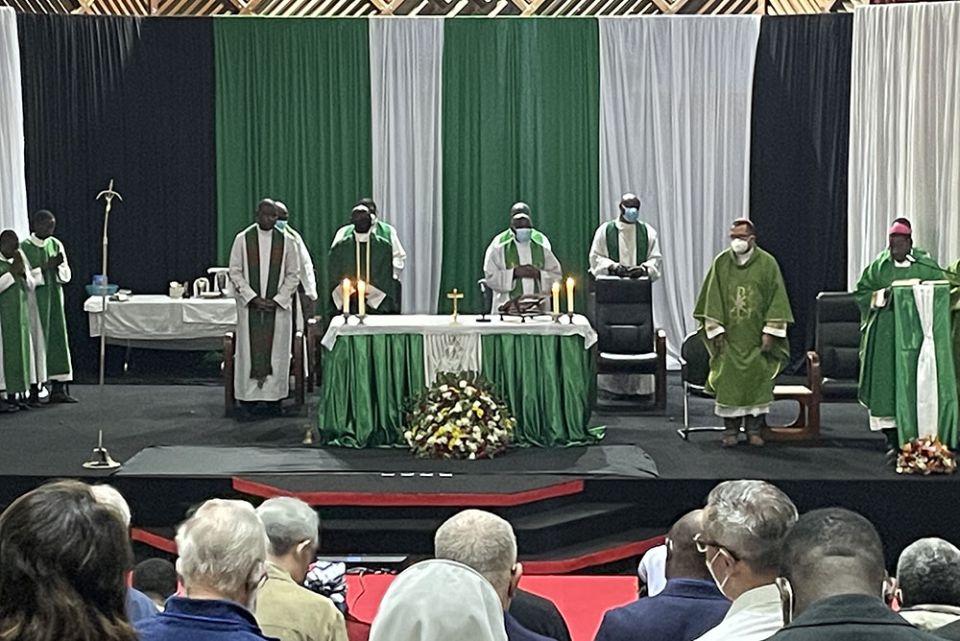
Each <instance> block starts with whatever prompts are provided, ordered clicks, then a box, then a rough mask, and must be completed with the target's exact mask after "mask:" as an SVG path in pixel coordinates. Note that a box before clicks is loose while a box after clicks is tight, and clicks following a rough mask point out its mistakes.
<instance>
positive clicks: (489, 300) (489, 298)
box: [477, 278, 493, 323]
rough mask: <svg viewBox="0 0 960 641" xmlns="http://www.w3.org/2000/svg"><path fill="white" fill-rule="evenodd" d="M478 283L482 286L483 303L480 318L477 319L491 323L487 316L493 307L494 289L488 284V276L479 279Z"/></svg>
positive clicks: (480, 321) (479, 321)
mask: <svg viewBox="0 0 960 641" xmlns="http://www.w3.org/2000/svg"><path fill="white" fill-rule="evenodd" d="M477 285H478V286H479V287H480V296H481V305H483V307H482V308H481V309H480V318H478V319H477V322H478V323H489V322H490V319H489V318H487V311H488V310H489V309H490V308H492V307H493V290H492V289H491V288H490V286H489V285H487V279H486V278H481V279H480V280H478V281H477Z"/></svg>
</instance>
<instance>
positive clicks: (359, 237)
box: [353, 231, 370, 243]
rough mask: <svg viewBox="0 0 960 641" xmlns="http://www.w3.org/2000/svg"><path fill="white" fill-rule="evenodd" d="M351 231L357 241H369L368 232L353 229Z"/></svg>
mask: <svg viewBox="0 0 960 641" xmlns="http://www.w3.org/2000/svg"><path fill="white" fill-rule="evenodd" d="M353 233H354V235H355V236H356V237H357V242H361V243H366V242H369V241H370V232H362V233H361V232H358V231H355V232H353Z"/></svg>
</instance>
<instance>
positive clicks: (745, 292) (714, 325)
mask: <svg viewBox="0 0 960 641" xmlns="http://www.w3.org/2000/svg"><path fill="white" fill-rule="evenodd" d="M693 317H694V318H695V319H696V320H697V322H698V323H699V326H700V331H701V332H702V333H703V336H704V338H705V341H706V345H707V350H708V351H709V353H710V374H709V376H708V378H707V384H706V390H707V391H708V392H710V393H712V394H714V395H715V398H716V405H715V408H714V412H715V413H716V415H717V416H719V417H721V418H723V425H724V432H723V438H722V440H721V445H722V446H723V447H733V446H735V445H736V444H737V442H738V439H739V433H740V426H741V424H743V425H744V428H745V431H746V432H747V439H748V441H749V443H750V445H754V446H761V445H763V437H762V435H761V431H762V429H763V423H764V416H765V415H766V414H768V413H769V412H770V404H771V403H772V402H773V387H774V379H775V378H776V377H777V375H778V374H779V373H780V371H781V370H782V369H783V366H784V365H785V364H786V363H787V360H788V359H789V357H790V347H789V345H788V344H787V326H788V325H789V324H790V323H792V322H793V312H791V311H790V300H789V299H788V297H787V289H786V287H785V286H784V284H783V276H782V275H781V274H780V266H779V265H778V264H777V260H776V259H775V258H774V257H773V256H772V255H771V254H769V253H767V252H765V251H764V250H763V249H761V248H760V247H758V246H757V240H756V233H755V230H754V227H753V223H752V222H750V221H749V220H747V219H745V218H738V219H737V220H735V221H734V222H733V226H732V227H731V228H730V248H729V249H727V250H724V251H723V252H721V253H720V255H719V256H717V257H716V258H715V259H714V261H713V266H712V267H711V268H710V271H709V272H708V273H707V278H706V280H704V283H703V287H702V288H701V289H700V296H699V297H698V299H697V304H696V307H695V308H694V311H693Z"/></svg>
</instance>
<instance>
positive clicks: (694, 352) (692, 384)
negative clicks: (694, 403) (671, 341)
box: [677, 331, 724, 441]
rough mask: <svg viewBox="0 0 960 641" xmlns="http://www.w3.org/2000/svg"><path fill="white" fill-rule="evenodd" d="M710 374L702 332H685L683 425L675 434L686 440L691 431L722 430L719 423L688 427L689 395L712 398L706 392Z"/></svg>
mask: <svg viewBox="0 0 960 641" xmlns="http://www.w3.org/2000/svg"><path fill="white" fill-rule="evenodd" d="M709 375H710V353H709V352H708V351H707V346H706V345H705V344H704V342H703V333H702V332H700V331H696V332H693V333H690V334H687V337H686V338H684V339H683V345H681V346H680V379H681V380H682V381H683V427H682V428H680V429H678V430H677V435H678V436H679V437H680V438H682V439H683V440H685V441H686V440H687V438H688V437H689V436H690V434H691V433H696V432H722V431H723V430H724V428H723V427H722V426H719V425H708V426H698V427H690V397H691V396H696V397H698V398H709V399H712V398H713V395H712V394H709V393H707V391H706V389H705V388H706V384H707V377H708V376H709Z"/></svg>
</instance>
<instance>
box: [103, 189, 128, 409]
mask: <svg viewBox="0 0 960 641" xmlns="http://www.w3.org/2000/svg"><path fill="white" fill-rule="evenodd" d="M114 196H116V197H117V198H118V199H119V200H123V198H122V197H121V196H120V194H118V193H117V192H115V191H114V190H113V178H111V179H110V184H109V185H108V186H107V188H106V189H104V190H103V191H101V192H100V193H99V194H97V200H100V199H101V198H106V199H107V202H106V204H105V205H104V208H103V261H102V266H103V271H101V275H102V276H103V288H102V289H101V290H100V314H101V315H100V395H101V399H102V397H103V370H104V362H105V361H106V357H107V286H108V285H109V284H110V279H109V278H108V277H107V243H108V240H107V225H109V224H110V208H111V207H113V198H114Z"/></svg>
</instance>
